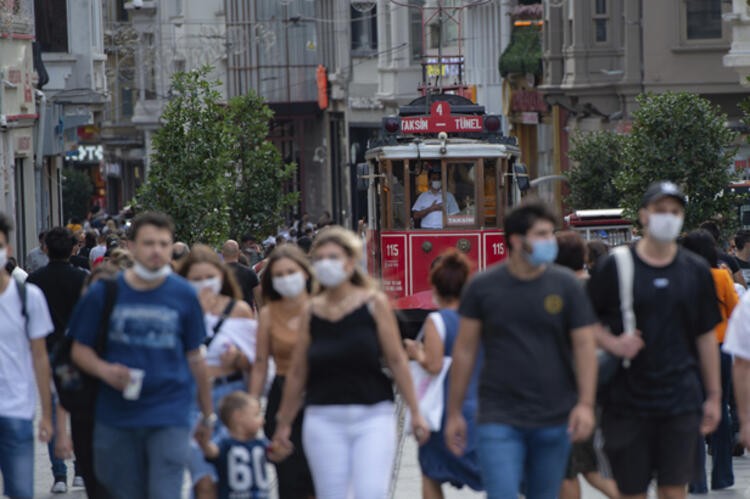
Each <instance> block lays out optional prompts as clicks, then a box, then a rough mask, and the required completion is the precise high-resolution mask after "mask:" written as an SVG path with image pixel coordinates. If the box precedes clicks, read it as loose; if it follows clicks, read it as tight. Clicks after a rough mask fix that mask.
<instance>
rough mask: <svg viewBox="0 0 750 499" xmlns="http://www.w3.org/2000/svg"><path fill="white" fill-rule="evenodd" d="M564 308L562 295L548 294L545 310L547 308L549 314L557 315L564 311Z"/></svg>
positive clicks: (545, 299) (545, 300)
mask: <svg viewBox="0 0 750 499" xmlns="http://www.w3.org/2000/svg"><path fill="white" fill-rule="evenodd" d="M562 308H563V300H562V297H560V295H547V296H546V297H545V298H544V310H546V311H547V313H548V314H552V315H557V314H559V313H560V311H562Z"/></svg>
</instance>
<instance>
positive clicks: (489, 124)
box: [484, 114, 500, 133]
mask: <svg viewBox="0 0 750 499" xmlns="http://www.w3.org/2000/svg"><path fill="white" fill-rule="evenodd" d="M484 128H485V130H487V131H488V132H490V133H498V132H500V117H499V116H495V115H494V114H493V115H489V116H486V117H485V118H484Z"/></svg>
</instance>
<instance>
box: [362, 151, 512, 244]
mask: <svg viewBox="0 0 750 499" xmlns="http://www.w3.org/2000/svg"><path fill="white" fill-rule="evenodd" d="M507 164H508V161H507V159H505V158H497V157H494V158H480V159H443V160H437V161H427V160H413V159H411V160H385V161H383V162H382V163H379V164H378V166H377V169H378V171H379V173H380V178H381V181H380V189H378V194H379V195H378V198H379V204H380V210H379V214H380V223H381V226H382V228H384V229H395V230H403V229H425V230H441V229H456V228H483V227H488V228H489V227H498V226H499V225H498V224H499V223H500V220H502V213H503V211H504V210H503V202H504V198H505V196H504V187H503V182H502V180H503V171H504V168H506V167H507Z"/></svg>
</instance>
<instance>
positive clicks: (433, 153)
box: [365, 139, 521, 160]
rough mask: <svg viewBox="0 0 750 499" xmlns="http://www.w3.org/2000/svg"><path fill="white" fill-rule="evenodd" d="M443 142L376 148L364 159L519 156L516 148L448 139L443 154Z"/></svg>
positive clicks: (430, 141)
mask: <svg viewBox="0 0 750 499" xmlns="http://www.w3.org/2000/svg"><path fill="white" fill-rule="evenodd" d="M442 146H443V142H442V141H441V140H439V139H428V140H424V141H422V142H407V143H401V144H396V145H392V146H378V147H373V148H372V149H369V150H368V151H367V152H366V153H365V158H366V159H378V160H381V159H417V158H419V159H442V158H446V159H459V158H493V157H495V158H500V157H505V158H507V157H510V156H519V155H520V154H521V152H520V150H519V149H518V147H517V146H512V145H508V144H495V143H489V142H480V141H477V140H471V139H448V141H447V142H446V143H445V153H441V152H440V149H441V147H442Z"/></svg>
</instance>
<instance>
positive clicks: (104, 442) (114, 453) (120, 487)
mask: <svg viewBox="0 0 750 499" xmlns="http://www.w3.org/2000/svg"><path fill="white" fill-rule="evenodd" d="M189 442H190V428H189V427H187V426H184V427H183V426H168V427H157V428H115V427H112V426H107V425H103V424H101V423H96V425H95V427H94V455H95V456H96V459H95V462H94V471H95V472H96V476H97V478H99V480H100V481H101V483H102V485H104V487H105V488H106V489H107V490H108V491H109V493H110V494H111V495H112V496H113V497H115V498H117V499H131V498H134V497H143V498H148V499H174V498H175V497H180V495H181V490H182V479H183V476H184V473H185V469H186V468H187V463H188V456H189V450H188V449H189Z"/></svg>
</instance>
